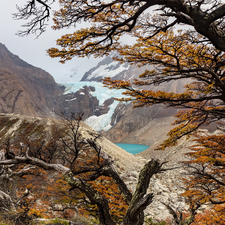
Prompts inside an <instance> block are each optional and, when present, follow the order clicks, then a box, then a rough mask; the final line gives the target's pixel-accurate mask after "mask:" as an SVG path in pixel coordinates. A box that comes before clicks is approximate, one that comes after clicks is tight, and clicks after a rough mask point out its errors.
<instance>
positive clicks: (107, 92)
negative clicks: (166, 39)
mask: <svg viewBox="0 0 225 225" xmlns="http://www.w3.org/2000/svg"><path fill="white" fill-rule="evenodd" d="M146 69H152V66H148V67H141V68H139V67H137V66H135V65H129V64H127V63H126V64H121V63H120V62H116V61H113V59H112V57H110V56H108V57H106V58H105V59H103V60H102V61H100V62H99V63H98V64H97V66H95V67H93V68H92V69H90V70H89V71H87V72H86V73H85V74H84V76H83V78H82V79H81V81H80V82H70V83H64V84H63V85H64V87H65V90H64V95H63V96H64V99H63V100H62V101H61V103H62V104H61V105H60V103H59V104H58V106H59V108H61V109H62V108H63V109H65V110H67V111H68V112H70V111H78V110H79V111H83V112H84V113H85V115H84V119H85V122H86V123H87V124H88V125H89V126H91V127H92V128H93V129H95V130H96V131H101V132H102V133H104V135H105V136H107V138H109V139H110V140H112V141H113V142H117V141H122V140H123V139H125V138H126V137H127V136H129V135H131V134H132V133H134V132H136V131H137V130H139V129H142V128H143V127H144V126H146V125H147V124H148V123H149V122H151V121H152V120H153V119H154V118H165V117H171V116H173V115H175V114H176V112H177V111H176V110H174V109H165V108H164V107H162V106H153V107H148V108H145V107H144V108H138V109H135V110H133V109H132V104H131V103H130V104H125V103H121V102H118V101H115V100H114V98H120V97H122V91H121V90H112V89H108V88H107V87H103V85H102V83H101V79H102V78H103V77H111V78H113V79H121V80H131V81H132V80H133V79H136V78H138V76H139V75H140V74H141V73H143V72H144V71H145V70H146ZM183 86H184V85H183V84H181V83H180V81H177V82H173V83H167V84H165V85H161V86H157V87H148V88H151V89H161V90H164V91H173V92H180V91H181V89H182V87H183ZM159 120H160V119H159ZM138 139H139V140H140V138H138ZM140 144H141V143H140Z"/></svg>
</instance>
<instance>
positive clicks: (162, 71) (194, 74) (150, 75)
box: [103, 31, 225, 149]
mask: <svg viewBox="0 0 225 225" xmlns="http://www.w3.org/2000/svg"><path fill="white" fill-rule="evenodd" d="M203 39H204V38H203V37H202V36H201V35H196V34H193V33H192V32H182V31H178V32H177V34H175V33H174V32H172V31H167V32H165V33H164V32H161V33H158V34H157V35H156V36H155V37H153V38H151V39H150V40H145V39H143V38H141V37H140V38H139V39H138V43H137V44H134V45H132V46H128V45H126V46H125V47H124V48H121V49H120V51H119V53H120V55H121V56H123V57H122V58H117V60H119V61H121V62H129V63H135V64H137V65H139V66H143V65H155V68H154V69H152V70H146V71H145V72H144V73H143V74H141V75H140V79H139V80H135V81H134V82H133V83H131V82H129V81H120V80H113V79H111V78H105V79H103V83H104V84H106V85H108V86H109V87H110V88H116V89H124V90H126V91H125V92H124V93H123V94H124V95H127V96H128V97H127V98H122V99H120V100H122V101H132V102H133V105H134V107H143V106H150V105H153V104H164V105H165V106H168V107H177V108H181V109H182V108H183V109H184V110H183V111H180V112H179V113H178V114H177V115H176V116H177V118H178V119H177V120H176V121H175V122H174V123H175V124H178V126H177V127H175V128H174V129H173V130H171V131H170V132H169V136H170V138H168V139H167V140H166V141H165V142H164V143H163V144H162V145H161V147H160V149H165V147H169V146H173V145H175V144H176V143H177V139H179V138H180V137H182V136H184V135H188V134H191V133H193V131H196V130H197V129H198V128H199V127H200V126H201V125H203V124H209V123H211V122H215V121H220V120H222V119H223V118H224V116H225V114H224V109H225V108H224V103H225V98H224V96H225V95H224V94H225V92H224V91H225V84H224V63H225V61H224V56H225V55H224V52H222V51H220V50H217V49H215V47H213V46H211V45H209V44H208V45H206V44H205V43H198V42H199V41H200V42H201V40H203ZM175 80H185V81H186V83H187V84H186V85H185V86H184V91H183V92H182V93H173V92H165V91H161V90H160V84H163V83H168V82H170V81H175ZM146 85H148V86H150V87H151V86H153V85H155V86H158V85H159V90H158V91H152V90H151V88H150V90H149V89H148V90H146V89H145V87H146ZM142 87H144V88H142Z"/></svg>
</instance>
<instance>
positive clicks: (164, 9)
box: [14, 0, 225, 58]
mask: <svg viewBox="0 0 225 225" xmlns="http://www.w3.org/2000/svg"><path fill="white" fill-rule="evenodd" d="M54 2H57V1H54V0H29V1H28V2H27V3H26V4H25V5H24V6H23V7H17V9H18V12H17V13H15V14H14V16H15V18H16V19H25V20H28V22H27V24H25V27H27V30H25V31H22V32H21V33H20V34H21V35H23V34H29V33H32V32H33V33H38V32H39V33H42V32H43V31H44V30H45V28H46V25H47V24H46V20H48V19H49V18H50V11H51V7H50V6H52V3H54ZM59 3H60V5H61V9H60V10H58V11H56V12H55V13H54V22H55V26H54V28H55V29H61V28H64V27H70V26H74V25H76V24H77V23H80V22H82V21H85V22H89V23H90V24H91V23H94V25H93V26H91V27H90V28H85V29H81V30H79V31H77V32H75V33H74V34H71V35H66V36H65V37H64V39H67V41H66V40H65V42H64V43H63V39H62V41H60V40H59V41H58V43H59V44H60V45H62V47H65V48H66V47H69V51H68V57H72V56H73V55H75V54H76V55H81V56H82V55H89V54H92V53H94V52H96V54H97V55H99V54H102V53H107V52H108V51H110V50H115V48H117V47H118V46H117V44H118V40H119V38H120V36H121V35H122V34H132V33H133V32H136V31H138V32H141V34H142V35H143V37H145V38H147V39H148V38H151V37H152V36H154V35H155V34H157V33H159V32H160V31H166V30H168V29H169V28H171V27H174V26H176V25H179V24H186V25H188V26H190V27H192V28H193V29H194V30H196V31H197V32H198V33H199V34H201V35H203V36H204V37H205V38H206V39H207V40H208V41H210V42H211V43H212V44H213V45H214V46H215V47H216V48H217V49H220V50H224V49H225V47H224V46H225V38H224V23H223V22H224V16H225V13H224V11H225V10H224V9H225V4H223V3H222V1H220V0H215V1H208V0H190V1H181V0H168V1H167V0H154V1H149V0H143V1H137V0H131V1H130V0H115V1H107V2H104V1H102V0H98V1H83V0H79V1H74V0H72V1H69V0H60V1H59ZM149 10H153V11H155V12H158V14H157V16H152V12H150V11H149ZM39 33H38V34H39ZM69 40H70V41H69ZM70 49H71V51H70ZM97 51H99V54H98V52H97ZM61 53H64V55H65V56H66V50H65V49H64V50H63V51H62V52H61ZM65 58H66V57H65Z"/></svg>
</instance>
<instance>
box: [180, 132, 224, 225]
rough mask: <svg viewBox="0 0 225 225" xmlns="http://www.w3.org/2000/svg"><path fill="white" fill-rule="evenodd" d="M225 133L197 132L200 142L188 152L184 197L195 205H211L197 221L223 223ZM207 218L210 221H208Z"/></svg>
mask: <svg viewBox="0 0 225 225" xmlns="http://www.w3.org/2000/svg"><path fill="white" fill-rule="evenodd" d="M224 138H225V135H224V134H220V135H204V134H201V135H198V136H197V137H196V139H195V141H196V142H197V143H196V144H195V145H194V146H192V147H191V149H192V150H193V151H192V152H190V153H188V154H187V155H188V156H189V157H191V160H189V161H187V162H185V164H186V165H187V167H188V168H189V171H190V175H189V178H187V179H185V182H186V184H187V190H186V191H185V192H184V194H183V195H184V196H185V197H186V198H189V199H190V201H189V202H190V206H191V207H192V208H195V207H198V206H202V205H204V204H208V208H207V209H206V210H205V213H204V214H200V215H198V217H197V218H196V221H195V223H194V224H224V209H225V198H224V192H225V171H224V170H225V163H224V162H225V156H224V154H225V152H224V144H225V143H224ZM206 221H207V223H206Z"/></svg>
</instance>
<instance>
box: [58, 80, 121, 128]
mask: <svg viewBox="0 0 225 225" xmlns="http://www.w3.org/2000/svg"><path fill="white" fill-rule="evenodd" d="M62 85H64V86H65V87H66V89H65V92H64V94H69V93H72V92H73V93H74V92H77V91H78V90H81V92H80V94H82V93H83V94H84V92H82V89H83V87H84V86H92V87H94V88H95V91H91V92H90V94H91V95H92V96H95V97H96V98H97V99H98V100H99V105H102V104H103V103H104V101H105V100H107V99H110V98H112V97H114V98H121V97H123V95H122V92H123V91H121V90H114V89H109V88H107V87H104V86H103V84H102V83H99V82H87V81H84V82H76V83H66V84H62ZM72 100H75V99H71V101H72ZM118 103H119V102H118V101H114V102H113V103H112V104H111V105H110V106H109V107H110V109H109V111H108V113H106V114H103V115H101V116H95V115H93V116H90V117H89V118H87V119H86V120H85V121H84V122H85V123H87V124H88V125H89V126H90V127H92V128H93V129H94V130H96V131H100V130H104V131H107V130H109V129H110V128H111V125H110V123H111V118H112V115H113V113H114V111H115V109H116V107H117V105H118Z"/></svg>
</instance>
